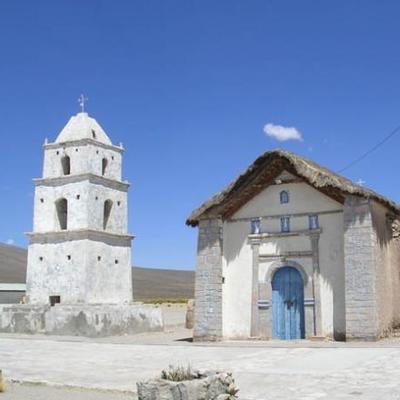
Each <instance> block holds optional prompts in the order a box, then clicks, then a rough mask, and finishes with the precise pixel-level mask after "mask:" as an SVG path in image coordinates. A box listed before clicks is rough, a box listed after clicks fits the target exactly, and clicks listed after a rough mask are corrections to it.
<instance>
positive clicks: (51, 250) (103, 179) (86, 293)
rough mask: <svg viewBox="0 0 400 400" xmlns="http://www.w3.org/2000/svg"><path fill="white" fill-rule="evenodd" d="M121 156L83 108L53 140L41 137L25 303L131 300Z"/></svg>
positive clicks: (124, 183)
mask: <svg viewBox="0 0 400 400" xmlns="http://www.w3.org/2000/svg"><path fill="white" fill-rule="evenodd" d="M122 154H123V148H122V146H114V145H113V144H112V143H111V141H110V139H109V138H108V136H107V134H106V133H105V132H104V130H103V129H102V128H101V126H100V125H99V124H98V123H97V121H96V120H95V119H93V118H91V117H89V116H88V114H87V113H85V112H81V113H79V114H77V115H75V116H73V117H72V118H71V119H70V120H69V122H68V123H67V125H66V126H65V127H64V129H63V130H62V131H61V132H60V134H59V135H58V137H57V139H56V141H55V142H54V143H47V141H46V143H45V145H44V167H43V177H42V178H39V179H35V180H34V183H35V204H34V220H33V232H31V233H28V237H29V249H28V270H27V289H26V290H27V299H28V302H29V303H30V304H52V305H54V304H55V303H61V304H121V303H130V302H132V278H131V270H132V269H131V256H130V255H131V240H132V236H130V235H129V234H128V230H127V229H128V227H127V210H128V195H127V192H128V186H129V185H128V183H127V182H125V181H122V180H121V164H122Z"/></svg>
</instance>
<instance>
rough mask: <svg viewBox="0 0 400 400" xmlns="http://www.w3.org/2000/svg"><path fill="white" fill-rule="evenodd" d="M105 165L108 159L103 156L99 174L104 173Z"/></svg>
mask: <svg viewBox="0 0 400 400" xmlns="http://www.w3.org/2000/svg"><path fill="white" fill-rule="evenodd" d="M107 165H108V160H107V158H103V160H102V162H101V174H102V175H103V176H104V175H105V174H106V170H107Z"/></svg>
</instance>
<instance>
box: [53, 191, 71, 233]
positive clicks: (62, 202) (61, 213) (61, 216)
mask: <svg viewBox="0 0 400 400" xmlns="http://www.w3.org/2000/svg"><path fill="white" fill-rule="evenodd" d="M56 210H57V217H58V224H59V227H60V229H61V230H66V229H67V226H68V201H67V199H64V198H63V199H59V200H57V201H56Z"/></svg>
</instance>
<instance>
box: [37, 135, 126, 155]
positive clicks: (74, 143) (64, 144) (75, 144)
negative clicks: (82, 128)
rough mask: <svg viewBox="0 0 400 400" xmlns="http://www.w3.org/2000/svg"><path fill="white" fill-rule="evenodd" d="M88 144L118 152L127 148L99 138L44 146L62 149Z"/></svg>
mask: <svg viewBox="0 0 400 400" xmlns="http://www.w3.org/2000/svg"><path fill="white" fill-rule="evenodd" d="M88 144H91V145H94V146H97V147H102V148H103V149H108V150H114V151H116V152H118V153H121V154H122V153H123V152H124V151H125V150H124V148H123V147H122V145H121V146H114V145H109V144H105V143H102V142H99V141H97V140H94V139H89V138H87V139H79V140H70V141H67V142H60V143H45V144H44V145H43V148H44V149H45V150H47V149H60V148H61V149H62V148H65V147H77V146H86V145H88Z"/></svg>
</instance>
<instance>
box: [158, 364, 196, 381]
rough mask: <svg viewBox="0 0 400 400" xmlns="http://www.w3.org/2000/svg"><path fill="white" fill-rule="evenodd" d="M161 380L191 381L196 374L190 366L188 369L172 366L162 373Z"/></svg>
mask: <svg viewBox="0 0 400 400" xmlns="http://www.w3.org/2000/svg"><path fill="white" fill-rule="evenodd" d="M161 378H162V379H166V380H168V381H173V382H182V381H191V380H192V379H194V374H193V372H192V369H191V367H190V365H188V366H187V367H182V366H177V367H174V366H173V365H170V366H169V367H168V369H167V370H162V371H161Z"/></svg>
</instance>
